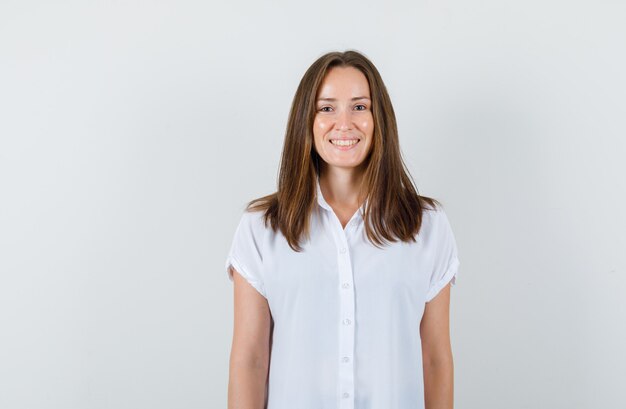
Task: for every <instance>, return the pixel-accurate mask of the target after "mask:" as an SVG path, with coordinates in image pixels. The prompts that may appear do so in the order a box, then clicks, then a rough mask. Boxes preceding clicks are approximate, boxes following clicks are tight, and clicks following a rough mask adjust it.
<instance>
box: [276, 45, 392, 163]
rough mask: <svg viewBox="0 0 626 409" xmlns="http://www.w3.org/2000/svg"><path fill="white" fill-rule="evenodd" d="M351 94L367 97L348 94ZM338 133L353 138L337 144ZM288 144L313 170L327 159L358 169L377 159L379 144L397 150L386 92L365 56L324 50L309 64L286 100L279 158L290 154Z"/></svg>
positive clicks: (376, 72) (292, 154) (380, 150)
mask: <svg viewBox="0 0 626 409" xmlns="http://www.w3.org/2000/svg"><path fill="white" fill-rule="evenodd" d="M356 97H367V98H366V99H363V100H352V98H356ZM321 98H334V99H336V101H328V100H322V99H321ZM341 138H348V139H359V142H358V143H357V145H355V146H354V147H353V148H351V149H349V150H341V149H338V148H336V147H335V145H332V142H331V140H332V139H341ZM290 147H291V148H294V149H300V150H301V151H300V154H299V155H297V156H298V157H299V159H300V160H302V161H305V162H306V161H310V163H311V164H312V165H313V166H314V169H315V172H316V174H318V175H319V174H321V172H322V171H323V169H324V168H325V167H326V166H327V165H328V166H337V167H342V168H353V169H354V170H355V171H357V172H358V173H359V174H360V175H362V174H364V173H365V171H366V170H367V169H368V168H370V167H371V166H372V167H374V168H379V167H380V166H381V165H382V164H381V161H383V160H384V159H385V155H384V153H383V149H385V150H390V151H391V152H390V154H391V157H393V156H394V154H398V153H399V148H398V143H397V127H396V118H395V113H394V111H393V106H392V104H391V100H390V98H389V94H388V93H387V89H386V87H385V84H384V82H383V80H382V78H381V76H380V74H379V72H378V70H377V69H376V67H375V66H374V64H372V62H371V61H370V60H369V59H368V58H367V57H366V56H364V55H363V54H361V53H359V52H357V51H353V50H349V51H345V52H329V53H326V54H324V55H322V56H321V57H319V58H318V59H317V60H316V61H315V62H314V63H313V64H311V66H310V67H309V69H308V70H307V71H306V72H305V73H304V76H303V77H302V79H301V80H300V84H299V86H298V89H297V90H296V94H295V96H294V99H293V102H292V106H291V111H290V114H289V119H288V125H287V134H286V137H285V145H284V149H283V161H285V160H288V158H291V159H293V157H294V154H296V152H293V151H292V150H291V149H290ZM394 151H395V152H394ZM288 161H291V160H288ZM303 166H305V163H301V164H300V167H299V168H300V169H302V167H303ZM307 167H308V166H307Z"/></svg>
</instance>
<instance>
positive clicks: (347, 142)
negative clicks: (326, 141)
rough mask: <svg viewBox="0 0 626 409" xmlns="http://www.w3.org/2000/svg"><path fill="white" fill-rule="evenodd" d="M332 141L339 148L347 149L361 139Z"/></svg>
mask: <svg viewBox="0 0 626 409" xmlns="http://www.w3.org/2000/svg"><path fill="white" fill-rule="evenodd" d="M330 143H332V144H333V146H334V147H335V148H337V149H340V150H342V151H346V150H348V149H351V148H352V147H354V146H355V145H356V144H357V143H359V139H331V140H330Z"/></svg>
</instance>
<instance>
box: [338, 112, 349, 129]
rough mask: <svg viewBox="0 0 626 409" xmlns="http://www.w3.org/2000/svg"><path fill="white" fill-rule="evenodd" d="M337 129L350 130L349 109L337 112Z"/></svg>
mask: <svg viewBox="0 0 626 409" xmlns="http://www.w3.org/2000/svg"><path fill="white" fill-rule="evenodd" d="M337 128H338V129H341V130H344V129H351V128H352V112H350V110H349V109H344V110H342V111H340V112H339V116H338V118H337Z"/></svg>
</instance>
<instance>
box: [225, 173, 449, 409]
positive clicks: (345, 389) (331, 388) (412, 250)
mask: <svg viewBox="0 0 626 409" xmlns="http://www.w3.org/2000/svg"><path fill="white" fill-rule="evenodd" d="M317 202H318V204H319V206H316V208H315V209H316V210H315V211H314V212H313V214H312V223H311V238H310V240H308V241H305V240H303V241H302V242H301V244H302V246H303V248H304V251H303V252H300V253H298V252H295V251H293V250H292V249H291V248H290V247H289V245H288V244H287V240H286V239H285V237H284V236H283V235H282V233H281V232H280V231H277V232H276V233H274V232H273V231H272V229H271V228H270V227H265V226H264V225H263V218H262V215H263V213H262V212H259V211H256V212H245V211H244V213H243V215H242V217H241V219H240V221H239V224H238V226H237V229H236V230H235V235H234V238H233V241H232V245H231V248H230V251H229V253H228V256H227V259H226V270H227V272H228V277H229V279H230V280H231V281H232V280H233V277H232V272H231V271H230V269H229V266H230V265H232V266H233V267H234V268H235V269H236V270H237V271H238V272H239V273H240V274H241V275H242V276H243V277H244V278H245V279H246V280H247V281H248V282H249V283H250V284H251V285H252V286H253V287H254V288H256V290H257V291H258V292H259V293H260V294H261V295H263V296H264V297H265V298H266V299H267V302H268V304H269V308H270V311H271V314H272V318H273V320H274V329H273V335H272V344H271V355H270V369H269V377H268V391H267V392H268V394H267V398H268V401H267V408H268V409H294V408H297V409H409V408H411V409H417V408H424V384H423V367H422V351H421V339H420V331H419V327H420V321H421V319H422V315H423V312H424V307H425V303H427V302H429V301H430V300H431V299H433V298H434V297H435V296H436V295H437V294H438V293H439V291H440V290H441V289H442V288H443V287H444V286H445V285H446V284H448V282H451V284H452V285H454V284H455V281H456V275H457V271H458V267H459V260H458V257H457V247H456V242H455V239H454V235H453V233H452V230H451V227H450V223H449V222H448V219H447V217H446V215H445V213H444V211H443V210H442V209H441V208H438V209H437V210H424V217H423V221H422V227H421V229H420V232H419V234H418V235H417V236H416V239H417V242H416V243H406V242H395V243H391V244H388V245H387V246H386V247H385V248H383V249H379V248H376V247H374V246H373V245H372V244H371V243H370V242H369V241H368V240H367V237H366V235H365V229H364V222H363V218H362V212H363V209H364V206H365V204H364V205H363V206H361V208H360V209H359V211H357V212H356V213H355V214H354V215H353V216H352V218H351V219H350V221H349V222H348V224H347V225H346V227H345V230H344V229H343V228H342V226H341V223H340V221H339V219H338V218H337V216H336V215H335V213H334V211H333V210H332V208H331V207H330V206H329V205H328V203H327V202H326V201H325V200H324V197H323V195H322V192H321V190H320V187H319V180H318V182H317ZM303 237H304V236H303Z"/></svg>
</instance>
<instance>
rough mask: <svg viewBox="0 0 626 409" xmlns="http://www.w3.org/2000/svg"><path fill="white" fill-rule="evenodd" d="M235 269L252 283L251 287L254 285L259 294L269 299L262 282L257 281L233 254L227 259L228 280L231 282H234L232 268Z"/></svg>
mask: <svg viewBox="0 0 626 409" xmlns="http://www.w3.org/2000/svg"><path fill="white" fill-rule="evenodd" d="M231 265H232V266H233V267H235V270H237V272H239V274H241V276H242V277H243V278H245V279H246V281H247V282H248V283H250V285H252V287H254V288H255V289H256V290H257V291H258V292H259V294H261V295H262V296H263V297H265V298H267V296H266V295H265V288H263V284H262V283H261V282H260V280H257V279H255V278H254V277H253V276H252V275H251V274H250V272H249V271H248V269H247V268H246V267H245V266H244V265H243V264H241V263H240V262H239V260H238V259H237V258H236V257H235V256H234V255H232V254H230V255H229V256H228V257H227V258H226V264H225V267H226V273H227V274H228V279H229V280H230V281H233V282H234V280H233V274H232V271H231V270H230V266H231Z"/></svg>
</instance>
